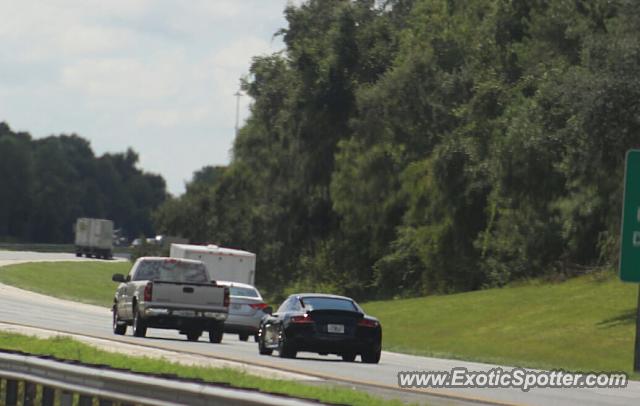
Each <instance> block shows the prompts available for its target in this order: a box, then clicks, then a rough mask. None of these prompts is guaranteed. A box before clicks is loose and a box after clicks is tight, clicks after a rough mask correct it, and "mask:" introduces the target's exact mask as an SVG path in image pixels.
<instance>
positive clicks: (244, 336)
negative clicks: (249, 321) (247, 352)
mask: <svg viewBox="0 0 640 406" xmlns="http://www.w3.org/2000/svg"><path fill="white" fill-rule="evenodd" d="M238 338H239V339H240V341H247V340H248V339H249V334H238Z"/></svg>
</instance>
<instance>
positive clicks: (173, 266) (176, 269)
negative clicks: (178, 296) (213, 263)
mask: <svg viewBox="0 0 640 406" xmlns="http://www.w3.org/2000/svg"><path fill="white" fill-rule="evenodd" d="M133 280H134V281H147V280H149V281H162V282H180V283H208V282H209V278H208V274H207V270H206V268H205V267H204V264H200V263H194V262H183V261H170V260H147V261H142V262H140V264H138V269H137V270H136V274H135V275H134V277H133Z"/></svg>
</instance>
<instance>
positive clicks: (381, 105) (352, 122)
mask: <svg viewBox="0 0 640 406" xmlns="http://www.w3.org/2000/svg"><path fill="white" fill-rule="evenodd" d="M285 15H286V20H287V23H288V26H287V27H286V28H283V29H282V30H281V31H280V32H279V33H278V35H281V36H282V38H283V40H284V43H285V45H286V49H285V50H284V51H283V52H279V53H275V54H272V55H267V56H260V57H255V58H254V59H253V63H252V66H251V70H250V75H249V76H248V77H247V78H246V79H245V80H244V81H243V90H244V91H245V92H246V93H247V94H248V95H250V96H251V98H252V99H253V104H252V106H251V115H250V117H249V118H248V120H247V122H246V124H245V125H244V127H243V128H242V129H241V130H240V132H239V134H238V136H237V139H236V140H235V144H234V148H233V159H232V162H231V164H230V165H229V166H228V167H207V168H203V169H202V170H201V171H198V172H197V173H196V174H195V175H194V178H193V180H192V181H191V182H190V184H189V185H188V187H187V191H186V193H185V194H184V195H183V196H180V197H178V198H174V199H169V200H168V201H166V202H165V203H164V204H163V205H162V206H161V207H160V209H159V210H158V211H157V212H156V215H155V220H156V223H157V226H158V227H159V228H160V229H161V230H162V231H164V232H166V233H170V234H181V235H183V236H186V237H189V238H191V239H192V240H193V241H201V242H205V241H208V242H216V243H219V244H223V245H226V246H235V247H241V248H246V249H249V250H251V251H254V252H256V253H257V254H258V270H257V281H258V284H259V285H260V286H262V287H263V288H265V289H268V290H270V291H271V292H272V293H286V292H288V291H293V290H313V291H315V290H325V291H331V292H336V293H345V294H350V295H353V296H355V297H358V298H386V297H394V296H411V295H423V294H430V293H447V292H456V291H465V290H473V289H480V288H484V287H490V286H502V285H504V284H506V283H509V282H510V281H513V280H517V279H522V278H532V277H539V276H543V275H558V274H573V273H575V272H580V271H581V270H584V269H589V268H593V267H599V266H606V265H608V264H612V263H614V262H615V261H616V257H617V252H618V234H619V231H618V228H619V224H620V220H619V216H620V208H621V195H622V190H621V188H622V176H623V161H624V154H625V151H626V150H627V149H628V148H632V147H638V146H639V144H640V132H639V130H640V128H639V127H640V3H638V2H636V1H632V0H558V1H546V0H522V1H508V0H478V1H472V2H469V1H460V0H387V1H382V2H381V1H374V0H353V1H346V0H309V1H306V2H305V3H303V4H302V5H301V6H295V5H292V6H289V7H288V8H287V9H286V11H285ZM282 286H285V287H286V289H284V291H283V290H282V289H281V287H282Z"/></svg>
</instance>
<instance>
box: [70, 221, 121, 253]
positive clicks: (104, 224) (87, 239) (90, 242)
mask: <svg viewBox="0 0 640 406" xmlns="http://www.w3.org/2000/svg"><path fill="white" fill-rule="evenodd" d="M75 234H76V241H75V245H76V256H79V257H81V256H82V255H83V254H84V255H85V256H86V257H87V258H89V257H96V258H104V259H107V258H112V257H113V221H111V220H104V219H92V218H79V219H78V220H77V221H76V227H75Z"/></svg>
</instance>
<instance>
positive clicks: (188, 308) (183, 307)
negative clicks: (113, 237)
mask: <svg viewBox="0 0 640 406" xmlns="http://www.w3.org/2000/svg"><path fill="white" fill-rule="evenodd" d="M112 280H113V281H114V282H120V285H119V286H118V288H117V290H116V293H115V297H114V299H113V307H112V312H113V332H114V333H115V334H118V335H124V334H125V332H126V331H127V326H129V325H130V326H132V327H133V335H134V336H136V337H144V336H145V335H146V333H147V328H149V327H151V328H163V329H174V330H179V331H180V334H186V336H187V339H188V340H189V341H198V339H199V338H200V336H201V335H202V333H203V331H208V332H209V341H210V342H212V343H219V342H221V341H222V336H223V333H224V321H225V320H226V318H227V314H228V311H229V288H227V287H224V286H218V285H217V284H216V282H215V281H211V280H210V279H209V275H208V274H207V270H206V268H205V266H204V264H203V263H202V262H200V261H192V260H186V259H178V258H166V257H142V258H138V260H137V261H136V262H135V264H133V267H132V268H131V271H130V272H129V275H128V276H126V277H125V276H124V275H122V274H114V275H113V277H112Z"/></svg>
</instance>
